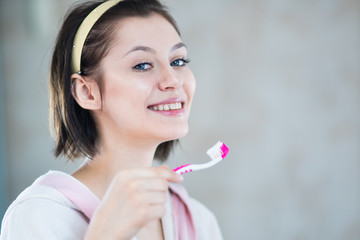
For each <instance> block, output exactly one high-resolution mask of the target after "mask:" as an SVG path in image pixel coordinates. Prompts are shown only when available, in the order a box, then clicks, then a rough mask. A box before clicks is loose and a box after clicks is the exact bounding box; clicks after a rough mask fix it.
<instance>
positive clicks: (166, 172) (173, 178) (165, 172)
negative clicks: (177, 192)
mask: <svg viewBox="0 0 360 240" xmlns="http://www.w3.org/2000/svg"><path fill="white" fill-rule="evenodd" d="M155 171H157V172H158V176H160V177H163V178H165V179H166V180H168V181H169V182H174V183H179V182H182V181H183V176H182V175H180V174H177V173H175V172H174V171H172V170H170V169H169V168H167V167H158V168H155Z"/></svg>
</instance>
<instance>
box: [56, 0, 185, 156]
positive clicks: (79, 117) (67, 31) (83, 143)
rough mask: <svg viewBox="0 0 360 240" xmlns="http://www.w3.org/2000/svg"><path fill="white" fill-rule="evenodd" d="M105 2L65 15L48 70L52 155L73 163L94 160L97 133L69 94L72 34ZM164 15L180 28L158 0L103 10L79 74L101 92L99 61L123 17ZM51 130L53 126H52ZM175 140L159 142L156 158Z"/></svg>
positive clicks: (166, 152)
mask: <svg viewBox="0 0 360 240" xmlns="http://www.w3.org/2000/svg"><path fill="white" fill-rule="evenodd" d="M103 2H104V1H91V2H87V3H82V4H80V5H77V6H75V7H74V8H73V9H72V10H71V11H69V13H68V14H67V15H66V16H65V20H64V23H63V25H62V27H61V29H60V32H59V34H58V36H57V40H56V44H55V49H54V51H53V55H52V61H51V68H50V120H51V122H52V124H53V127H54V135H55V137H56V146H55V156H56V157H58V156H59V155H61V154H63V155H65V156H66V157H67V158H68V159H70V160H72V159H74V158H77V157H81V156H86V157H88V158H92V157H94V155H95V154H96V153H97V149H96V141H97V138H98V132H97V128H96V124H95V121H94V119H93V116H92V115H91V113H90V111H89V110H87V109H83V108H82V107H80V106H79V105H78V103H77V102H76V101H75V99H74V97H73V96H72V94H71V84H72V83H71V75H72V68H71V53H72V46H73V41H74V37H75V34H76V32H77V29H78V28H79V26H80V24H81V23H82V21H83V20H84V18H85V17H86V16H87V15H88V14H89V13H90V12H91V11H92V10H93V9H94V8H96V7H97V6H98V5H100V4H101V3H103ZM153 13H157V14H160V15H161V16H163V17H164V18H165V19H166V20H167V21H168V22H169V23H170V24H172V26H173V27H174V28H175V30H176V31H177V32H178V33H179V35H180V32H179V29H178V27H177V25H176V22H175V20H174V19H173V18H172V16H171V15H170V14H169V13H168V11H167V9H166V7H165V6H164V5H162V4H161V3H160V2H159V1H157V0H124V1H120V2H119V3H118V4H117V5H115V6H113V7H112V8H110V9H109V10H108V11H106V12H105V13H104V14H103V15H102V16H101V17H100V18H99V19H98V21H97V22H96V23H95V25H94V26H93V28H92V29H91V31H90V33H89V35H88V36H87V38H86V41H85V44H84V47H83V50H82V57H81V74H82V75H83V76H93V77H94V78H95V79H96V81H97V84H98V85H99V88H100V90H101V78H102V73H101V71H100V62H101V60H102V59H103V58H104V57H105V56H106V54H107V51H108V50H109V48H110V46H111V43H112V40H113V35H114V34H113V32H115V31H114V30H115V27H116V24H117V23H118V22H119V20H121V19H123V18H126V17H135V16H138V17H148V16H150V15H151V14H153ZM51 128H52V127H51ZM176 142H177V140H174V141H168V142H164V143H161V144H160V145H159V146H158V147H157V149H156V152H155V156H154V157H155V158H156V159H158V160H160V161H165V160H166V159H167V158H168V156H169V154H170V152H171V150H172V149H173V146H174V144H175V143H176Z"/></svg>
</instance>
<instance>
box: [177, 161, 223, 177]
mask: <svg viewBox="0 0 360 240" xmlns="http://www.w3.org/2000/svg"><path fill="white" fill-rule="evenodd" d="M221 160H222V158H221V157H219V158H216V159H214V160H212V161H210V162H207V163H203V164H187V165H183V166H180V167H178V168H175V169H174V170H173V171H174V172H176V173H179V174H184V173H187V172H193V171H198V170H202V169H206V168H209V167H212V166H214V165H215V164H217V163H218V162H220V161H221Z"/></svg>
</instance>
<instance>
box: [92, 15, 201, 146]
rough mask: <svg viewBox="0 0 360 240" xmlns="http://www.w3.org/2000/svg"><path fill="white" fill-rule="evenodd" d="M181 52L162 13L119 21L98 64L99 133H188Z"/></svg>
mask: <svg viewBox="0 0 360 240" xmlns="http://www.w3.org/2000/svg"><path fill="white" fill-rule="evenodd" d="M186 59H187V50H186V47H185V45H184V44H183V43H182V41H181V39H180V36H179V35H178V33H177V32H176V30H175V29H174V27H173V26H172V25H171V24H170V23H169V22H168V21H167V20H166V19H165V18H163V17H162V16H160V15H158V14H153V15H151V16H150V17H147V18H142V17H131V18H126V19H123V20H121V21H120V23H119V28H118V30H117V32H116V33H115V41H114V43H113V45H112V46H111V47H110V49H109V52H108V54H107V55H106V57H105V58H104V59H103V60H102V62H101V69H102V72H103V79H102V80H103V88H102V109H101V111H100V112H97V113H96V115H97V116H98V117H97V120H98V123H99V124H100V131H101V132H102V134H104V132H105V134H106V132H107V133H108V134H116V136H119V137H122V138H127V139H128V140H136V141H139V140H140V139H141V140H149V141H154V140H156V141H159V142H162V141H168V140H173V139H177V138H181V137H183V136H184V135H185V134H186V133H187V132H188V116H189V112H190V106H191V101H192V97H193V94H194V91H195V79H194V76H193V74H192V72H191V70H190V69H189V67H188V66H187V64H186Z"/></svg>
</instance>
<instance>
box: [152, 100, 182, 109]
mask: <svg viewBox="0 0 360 240" xmlns="http://www.w3.org/2000/svg"><path fill="white" fill-rule="evenodd" d="M181 108H182V104H181V103H180V102H176V103H170V104H159V105H157V106H153V107H150V109H152V110H155V111H169V110H178V109H181Z"/></svg>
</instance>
